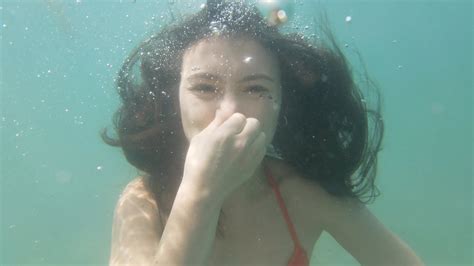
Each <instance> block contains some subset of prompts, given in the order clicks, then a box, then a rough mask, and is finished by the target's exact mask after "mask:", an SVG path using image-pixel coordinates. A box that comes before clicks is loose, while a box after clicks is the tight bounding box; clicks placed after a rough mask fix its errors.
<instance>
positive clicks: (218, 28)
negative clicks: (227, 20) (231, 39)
mask: <svg viewBox="0 0 474 266" xmlns="http://www.w3.org/2000/svg"><path fill="white" fill-rule="evenodd" d="M209 29H210V30H211V32H212V33H214V34H217V35H218V34H221V33H222V32H223V31H224V30H225V29H226V25H224V24H223V23H222V22H220V21H211V23H210V26H209Z"/></svg>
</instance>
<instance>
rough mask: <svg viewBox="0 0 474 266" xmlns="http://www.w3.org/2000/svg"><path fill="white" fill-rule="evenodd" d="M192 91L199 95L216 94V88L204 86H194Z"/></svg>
mask: <svg viewBox="0 0 474 266" xmlns="http://www.w3.org/2000/svg"><path fill="white" fill-rule="evenodd" d="M193 90H194V91H198V92H200V93H216V92H217V89H216V87H214V86H212V85H206V84H201V85H197V86H194V88H193Z"/></svg>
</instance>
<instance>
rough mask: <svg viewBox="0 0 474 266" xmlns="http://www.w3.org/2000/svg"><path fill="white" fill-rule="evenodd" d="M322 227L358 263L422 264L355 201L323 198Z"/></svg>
mask: <svg viewBox="0 0 474 266" xmlns="http://www.w3.org/2000/svg"><path fill="white" fill-rule="evenodd" d="M327 198H328V199H329V200H328V205H327V207H328V208H327V215H325V218H324V220H325V221H324V223H325V230H326V231H327V232H328V233H329V234H331V236H332V237H333V238H334V239H335V240H336V241H337V242H338V243H339V244H340V245H341V246H342V247H343V248H344V249H346V250H347V251H348V252H349V253H350V254H351V255H352V256H353V257H354V258H355V259H356V260H357V261H358V262H359V263H360V264H362V265H364V266H366V265H378V266H380V265H394V266H395V265H396V266H399V265H403V266H409V265H424V264H423V262H422V261H421V259H420V258H419V257H418V256H417V255H416V254H415V252H414V251H413V250H412V249H411V248H410V247H409V246H408V245H407V244H406V243H404V242H403V241H402V240H401V239H400V238H399V237H397V236H396V235H395V234H393V233H392V232H391V231H390V230H389V229H388V228H386V227H385V226H384V225H383V224H382V223H381V222H380V221H379V220H378V219H377V218H376V217H375V216H374V215H373V214H372V213H371V212H370V211H369V209H368V208H367V207H366V206H365V205H363V204H361V203H359V202H356V201H355V200H341V199H336V198H334V197H332V196H328V197H327Z"/></svg>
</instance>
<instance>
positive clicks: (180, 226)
mask: <svg viewBox="0 0 474 266" xmlns="http://www.w3.org/2000/svg"><path fill="white" fill-rule="evenodd" d="M198 195H199V194H198V193H195V192H194V189H193V188H192V187H191V186H186V185H182V186H180V188H179V190H178V193H177V195H176V199H175V201H174V204H173V207H172V210H171V213H170V216H169V218H168V220H167V222H166V226H165V227H164V228H163V226H162V225H161V223H160V219H159V218H158V213H159V212H158V210H159V209H158V206H157V205H156V202H155V201H154V200H153V199H152V196H151V193H149V192H148V190H147V189H145V187H144V185H143V182H142V180H141V179H136V180H134V181H132V182H130V184H128V185H127V187H126V188H125V190H124V192H123V193H122V195H121V197H120V199H119V201H118V203H117V207H116V209H115V214H114V222H113V227H112V249H111V255H110V262H109V264H110V265H142V266H147V265H204V264H206V263H207V260H208V258H209V255H210V252H211V251H212V250H211V248H212V244H213V242H214V238H215V232H216V228H217V221H218V217H219V212H220V207H219V204H218V203H219V201H217V200H214V201H210V200H207V198H206V197H202V196H198Z"/></svg>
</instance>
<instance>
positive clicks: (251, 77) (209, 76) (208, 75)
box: [188, 72, 275, 83]
mask: <svg viewBox="0 0 474 266" xmlns="http://www.w3.org/2000/svg"><path fill="white" fill-rule="evenodd" d="M188 79H207V80H212V81H220V80H222V77H221V76H219V75H215V74H211V73H207V72H204V73H196V74H193V75H191V76H189V77H188ZM259 79H264V80H268V81H270V82H275V80H274V79H272V78H271V77H270V76H268V75H266V74H252V75H248V76H246V77H244V78H243V79H241V80H239V81H238V82H239V83H242V82H248V81H253V80H259Z"/></svg>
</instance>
